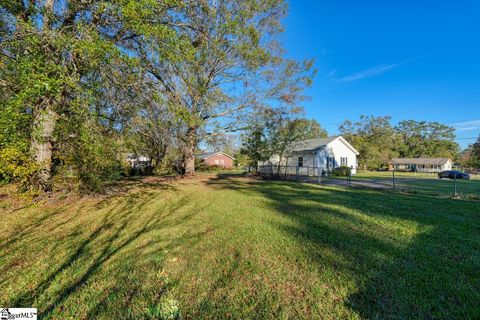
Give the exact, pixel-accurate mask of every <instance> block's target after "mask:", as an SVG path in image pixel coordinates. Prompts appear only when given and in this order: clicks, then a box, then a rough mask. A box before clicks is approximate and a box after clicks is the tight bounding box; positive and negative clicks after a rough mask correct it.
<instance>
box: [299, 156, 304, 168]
mask: <svg viewBox="0 0 480 320" xmlns="http://www.w3.org/2000/svg"><path fill="white" fill-rule="evenodd" d="M298 166H299V167H303V157H298Z"/></svg>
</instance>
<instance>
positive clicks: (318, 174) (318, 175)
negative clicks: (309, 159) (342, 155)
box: [314, 167, 322, 184]
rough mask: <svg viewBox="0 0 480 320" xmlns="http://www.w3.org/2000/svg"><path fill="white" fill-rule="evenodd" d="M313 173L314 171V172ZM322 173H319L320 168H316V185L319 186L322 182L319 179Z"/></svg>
mask: <svg viewBox="0 0 480 320" xmlns="http://www.w3.org/2000/svg"><path fill="white" fill-rule="evenodd" d="M314 172H315V171H314ZM321 175H322V173H321V172H320V167H318V168H317V183H318V184H320V183H321V182H322V178H321Z"/></svg>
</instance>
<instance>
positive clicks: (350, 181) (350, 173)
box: [347, 171, 352, 187]
mask: <svg viewBox="0 0 480 320" xmlns="http://www.w3.org/2000/svg"><path fill="white" fill-rule="evenodd" d="M347 178H348V186H349V187H351V186H352V172H351V171H349V172H348V177H347Z"/></svg>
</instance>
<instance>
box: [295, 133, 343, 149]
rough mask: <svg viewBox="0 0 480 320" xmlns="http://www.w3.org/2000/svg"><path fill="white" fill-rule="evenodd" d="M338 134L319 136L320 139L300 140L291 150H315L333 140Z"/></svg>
mask: <svg viewBox="0 0 480 320" xmlns="http://www.w3.org/2000/svg"><path fill="white" fill-rule="evenodd" d="M337 138H338V136H336V137H328V138H320V139H308V140H304V141H301V142H299V143H298V144H297V146H295V148H294V149H293V151H311V150H316V149H319V148H321V147H323V146H326V145H327V144H329V143H330V142H332V141H333V140H335V139H337Z"/></svg>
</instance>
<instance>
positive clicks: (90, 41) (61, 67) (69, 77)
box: [0, 0, 181, 190]
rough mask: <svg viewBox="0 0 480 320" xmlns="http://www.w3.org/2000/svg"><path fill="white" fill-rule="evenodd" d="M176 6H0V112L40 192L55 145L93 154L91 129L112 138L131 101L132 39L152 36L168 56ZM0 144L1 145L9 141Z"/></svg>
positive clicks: (51, 0)
mask: <svg viewBox="0 0 480 320" xmlns="http://www.w3.org/2000/svg"><path fill="white" fill-rule="evenodd" d="M180 2H181V1H175V0H170V1H151V0H139V1H126V0H125V1H123V0H116V1H96V0H85V1H71V0H45V1H34V0H31V1H22V0H16V1H14V0H13V1H12V0H8V1H2V2H0V39H1V44H0V65H1V66H2V68H1V71H0V73H1V78H2V82H1V84H0V85H1V90H2V92H1V95H0V98H1V99H2V101H1V102H2V103H1V108H2V110H1V111H2V115H9V118H8V119H7V120H5V119H4V120H5V121H6V122H10V127H15V128H16V130H15V131H16V133H21V134H22V135H23V136H22V139H23V142H24V145H26V146H28V151H29V152H30V153H31V156H32V158H33V160H34V163H35V165H36V166H37V167H38V170H37V175H36V180H37V182H38V184H39V186H40V187H41V188H42V189H45V190H48V189H49V188H50V186H51V184H50V177H51V175H52V162H53V161H54V152H55V151H56V150H59V147H60V146H67V145H70V146H71V145H72V144H69V143H67V142H68V141H75V143H74V145H76V146H77V147H78V146H87V147H88V148H86V149H89V150H90V151H92V152H93V151H95V150H98V148H96V147H95V142H98V140H97V139H93V138H92V137H91V134H93V133H95V132H96V133H98V137H100V138H101V137H104V136H105V132H101V131H102V130H96V129H95V128H92V126H94V127H95V126H106V127H107V128H108V129H109V130H113V131H115V130H117V131H118V129H119V128H121V126H120V125H118V122H119V120H128V117H126V116H125V117H122V114H125V112H124V107H125V106H126V105H127V104H128V101H129V96H130V95H131V94H133V91H130V90H129V81H131V80H132V79H133V78H134V76H133V75H134V74H135V68H137V70H139V69H138V66H137V67H135V65H136V63H135V62H134V60H135V55H132V54H131V51H129V50H128V48H129V47H130V46H131V43H132V42H133V41H134V39H135V38H136V37H142V38H143V39H145V40H148V39H151V38H152V37H155V39H156V40H158V39H163V40H164V46H163V47H162V48H163V49H165V50H166V51H169V50H168V49H167V47H168V44H170V43H175V41H174V40H172V38H174V37H175V33H174V32H168V31H171V30H172V27H171V26H169V25H167V24H166V23H164V17H165V16H167V15H168V14H169V12H170V11H171V9H172V8H174V7H175V6H176V5H178V4H179V3H180ZM137 65H138V64H137ZM127 70H128V71H127ZM129 75H130V76H129ZM12 121H16V122H15V123H14V124H12V123H11V122H12ZM115 123H117V124H115ZM59 124H62V125H63V126H61V127H59ZM20 128H21V129H20ZM89 136H90V138H89ZM1 138H2V141H0V143H1V144H2V145H6V144H11V142H12V141H13V140H15V139H14V138H12V137H11V136H10V137H5V136H3V137H1ZM107 145H108V144H104V146H107ZM97 146H98V147H102V146H101V145H97ZM24 149H25V148H24ZM68 149H69V148H67V147H65V148H63V151H65V150H68ZM76 149H77V148H75V147H73V148H70V150H76ZM86 149H84V150H86ZM22 151H25V150H22ZM60 151H62V150H60ZM80 154H81V153H80V152H79V153H78V155H77V157H71V158H74V159H75V160H80V161H77V164H78V165H82V164H86V163H92V162H91V161H89V160H85V159H84V160H81V159H79V155H80ZM63 158H64V159H65V158H69V156H65V155H64V156H63ZM87 171H88V170H87Z"/></svg>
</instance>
